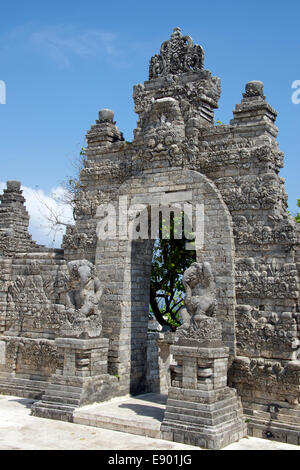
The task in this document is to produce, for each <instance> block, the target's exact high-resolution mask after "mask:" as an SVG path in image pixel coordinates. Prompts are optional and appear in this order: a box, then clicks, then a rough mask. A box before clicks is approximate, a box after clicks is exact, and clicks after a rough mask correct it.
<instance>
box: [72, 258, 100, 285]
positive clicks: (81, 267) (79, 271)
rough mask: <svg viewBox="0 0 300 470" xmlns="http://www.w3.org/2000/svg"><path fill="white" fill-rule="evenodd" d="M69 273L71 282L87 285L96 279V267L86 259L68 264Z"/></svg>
mask: <svg viewBox="0 0 300 470" xmlns="http://www.w3.org/2000/svg"><path fill="white" fill-rule="evenodd" d="M68 271H69V274H70V279H71V281H80V282H81V283H85V282H87V281H88V280H89V279H91V278H92V277H94V273H95V267H94V265H93V264H92V263H91V262H90V261H88V260H86V259H82V260H75V261H70V262H69V263H68Z"/></svg>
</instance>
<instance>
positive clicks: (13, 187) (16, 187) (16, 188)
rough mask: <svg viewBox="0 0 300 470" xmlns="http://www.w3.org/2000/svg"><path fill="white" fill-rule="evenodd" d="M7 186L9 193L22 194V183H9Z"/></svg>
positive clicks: (13, 181) (12, 181)
mask: <svg viewBox="0 0 300 470" xmlns="http://www.w3.org/2000/svg"><path fill="white" fill-rule="evenodd" d="M6 186H7V191H9V192H20V189H21V183H20V181H15V180H11V181H7V183H6Z"/></svg>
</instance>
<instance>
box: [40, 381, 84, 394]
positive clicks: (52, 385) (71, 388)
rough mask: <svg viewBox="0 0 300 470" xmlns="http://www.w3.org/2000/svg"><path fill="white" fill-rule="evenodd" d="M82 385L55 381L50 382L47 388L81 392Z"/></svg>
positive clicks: (48, 389)
mask: <svg viewBox="0 0 300 470" xmlns="http://www.w3.org/2000/svg"><path fill="white" fill-rule="evenodd" d="M81 389H82V388H81V387H74V386H71V385H61V384H55V383H50V384H49V386H48V388H47V391H50V390H51V392H52V390H53V391H63V392H66V393H78V394H80V392H81Z"/></svg>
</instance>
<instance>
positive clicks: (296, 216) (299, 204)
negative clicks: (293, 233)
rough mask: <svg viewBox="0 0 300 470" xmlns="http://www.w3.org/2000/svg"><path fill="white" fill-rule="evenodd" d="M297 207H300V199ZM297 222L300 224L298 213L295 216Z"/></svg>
mask: <svg viewBox="0 0 300 470" xmlns="http://www.w3.org/2000/svg"><path fill="white" fill-rule="evenodd" d="M297 206H298V207H300V199H298V202H297ZM295 220H296V222H297V223H298V224H300V214H299V212H297V214H296V215H295Z"/></svg>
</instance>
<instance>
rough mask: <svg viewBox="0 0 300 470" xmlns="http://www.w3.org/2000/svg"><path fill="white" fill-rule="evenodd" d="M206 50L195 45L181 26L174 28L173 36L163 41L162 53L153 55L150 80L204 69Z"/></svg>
mask: <svg viewBox="0 0 300 470" xmlns="http://www.w3.org/2000/svg"><path fill="white" fill-rule="evenodd" d="M203 64H204V50H203V48H202V47H201V46H199V45H198V44H196V45H194V44H193V40H192V38H191V37H190V36H182V34H181V30H180V28H174V30H173V33H172V35H171V38H170V39H169V40H168V41H165V42H163V43H162V45H161V48H160V54H155V55H154V56H153V57H151V60H150V66H149V80H151V79H153V78H157V77H159V76H161V75H162V76H166V75H170V74H171V75H177V74H179V73H184V72H191V71H193V72H199V71H200V70H202V69H203Z"/></svg>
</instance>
